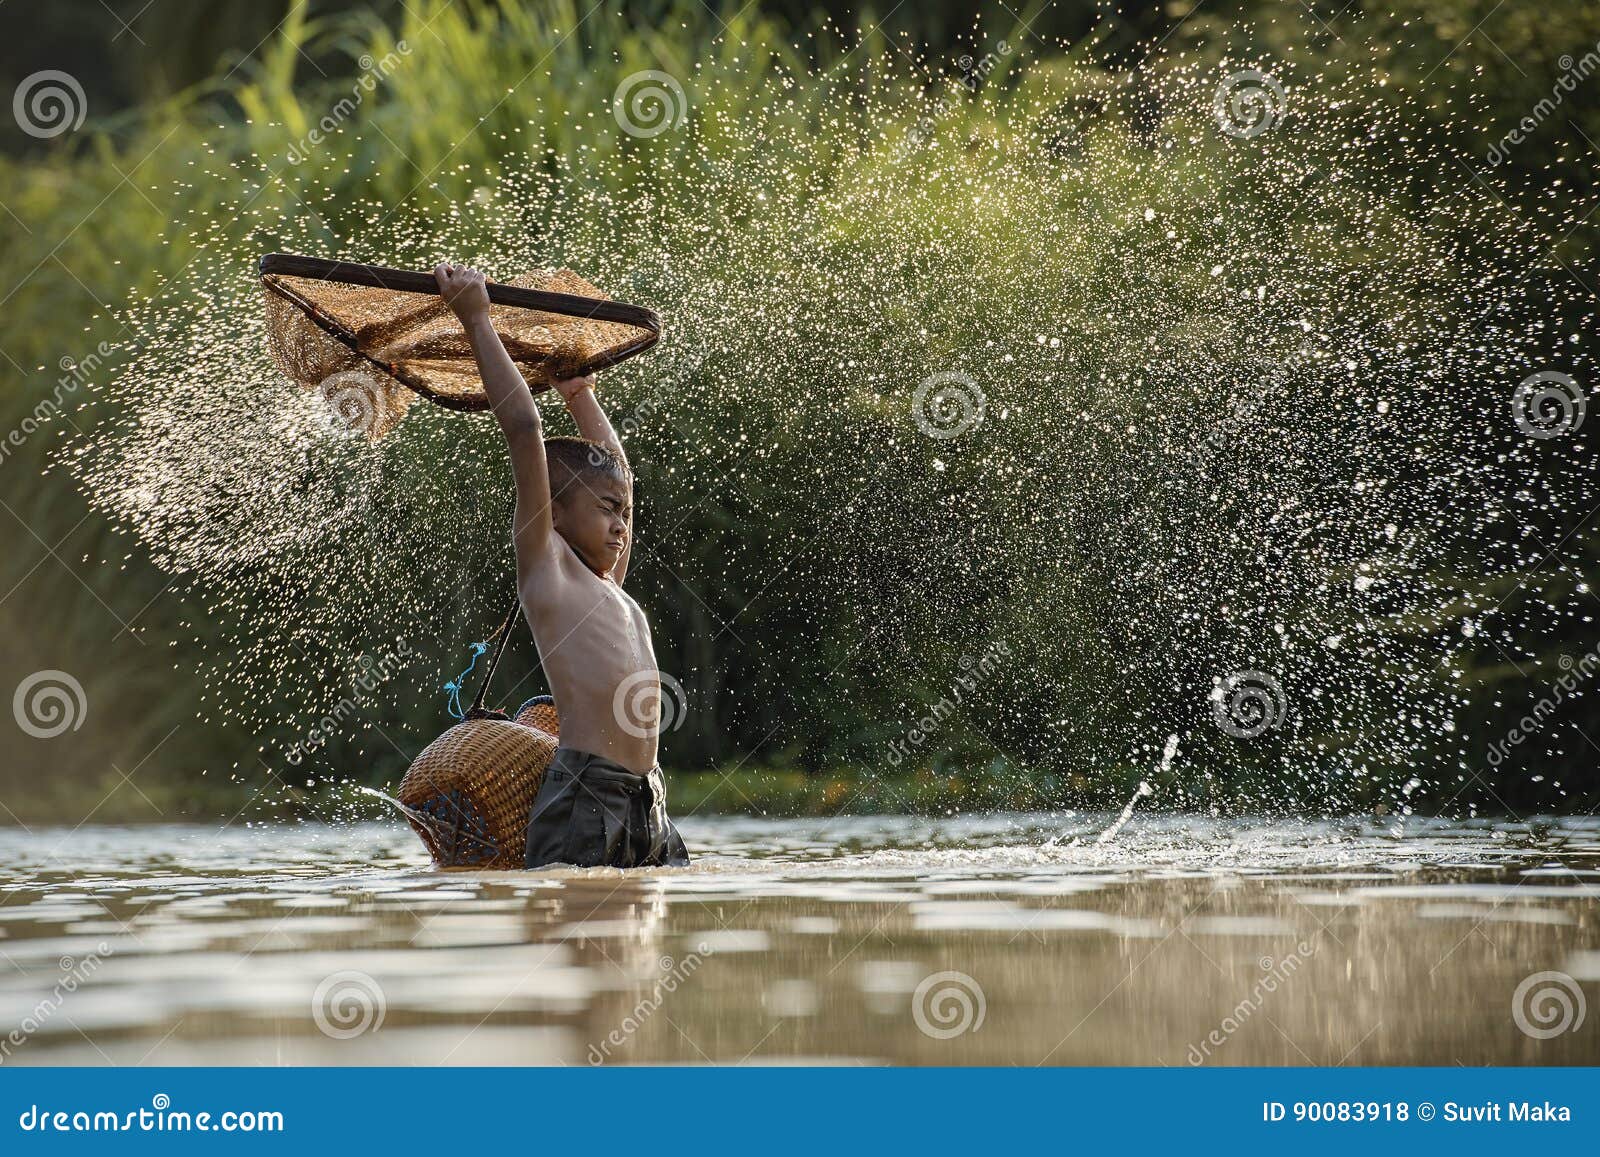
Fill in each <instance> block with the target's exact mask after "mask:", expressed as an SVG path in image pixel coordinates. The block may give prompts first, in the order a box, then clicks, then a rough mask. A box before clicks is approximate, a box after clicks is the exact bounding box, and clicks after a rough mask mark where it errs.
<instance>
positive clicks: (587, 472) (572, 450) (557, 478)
mask: <svg viewBox="0 0 1600 1157" xmlns="http://www.w3.org/2000/svg"><path fill="white" fill-rule="evenodd" d="M544 458H545V462H546V463H548V465H549V467H550V497H551V498H552V499H556V498H560V497H561V495H562V494H563V493H564V492H565V491H566V490H567V488H568V487H570V486H571V485H572V484H573V483H574V482H581V481H583V480H584V479H586V478H594V479H599V478H609V479H611V480H612V481H614V482H627V481H628V468H627V467H626V466H624V465H623V464H622V459H621V458H618V457H617V456H616V454H614V453H613V452H612V451H611V448H610V447H609V446H602V445H601V444H600V443H599V442H591V441H589V439H587V438H546V439H545V440H544Z"/></svg>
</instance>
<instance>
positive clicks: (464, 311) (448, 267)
mask: <svg viewBox="0 0 1600 1157" xmlns="http://www.w3.org/2000/svg"><path fill="white" fill-rule="evenodd" d="M433 279H434V280H435V281H437V282H438V283H439V294H440V296H441V297H443V298H444V303H445V304H446V305H448V306H449V307H450V312H451V313H453V314H455V315H456V317H458V318H459V319H460V320H461V324H462V325H464V326H470V325H471V324H472V323H473V322H475V321H478V320H479V319H481V318H484V317H487V316H488V314H489V291H488V290H487V289H485V288H484V277H483V274H481V273H479V272H478V271H477V270H476V269H471V268H469V267H467V266H465V265H452V264H450V263H448V262H445V263H442V264H440V265H437V266H435V267H434V270H433Z"/></svg>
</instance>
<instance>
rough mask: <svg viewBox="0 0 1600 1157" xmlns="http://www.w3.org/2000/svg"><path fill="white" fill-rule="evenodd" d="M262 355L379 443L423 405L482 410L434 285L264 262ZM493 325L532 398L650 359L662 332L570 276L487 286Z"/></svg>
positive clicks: (480, 394)
mask: <svg viewBox="0 0 1600 1157" xmlns="http://www.w3.org/2000/svg"><path fill="white" fill-rule="evenodd" d="M261 282H262V285H263V286H264V288H265V290H266V308H267V347H268V349H269V351H270V352H271V354H272V358H273V360H274V361H275V362H276V363H277V365H278V368H279V369H281V370H282V371H283V373H284V374H285V375H287V376H288V377H289V378H291V379H293V380H294V381H296V382H298V383H299V384H300V385H302V386H304V387H306V388H307V389H316V390H319V391H320V392H321V393H322V395H323V397H324V399H326V401H327V402H328V405H329V407H330V408H331V409H332V410H333V412H334V414H335V415H336V416H337V418H338V420H339V421H340V422H341V423H342V424H344V425H345V426H347V427H348V428H350V429H351V430H355V431H359V432H361V433H364V434H366V436H367V437H368V438H369V439H370V440H372V441H374V442H376V441H377V440H378V439H379V438H382V437H383V436H384V435H386V434H388V433H389V432H390V431H391V430H393V429H394V428H395V426H396V425H398V424H399V422H400V420H401V419H402V418H404V417H405V415H406V412H407V411H408V410H409V409H410V408H411V405H412V404H413V403H414V402H415V401H416V399H417V398H418V397H423V398H427V399H428V400H429V401H431V402H435V403H437V404H438V405H441V406H446V407H449V408H450V409H454V410H486V409H488V408H489V398H488V396H487V395H486V394H485V393H484V391H483V384H482V382H481V381H480V380H479V377H478V368H477V364H476V363H475V362H474V360H473V356H472V348H471V346H470V345H469V344H468V342H467V335H466V332H465V331H464V330H463V329H462V327H461V323H460V322H459V321H457V320H456V318H455V315H454V314H452V313H451V312H450V309H449V307H448V306H446V305H445V303H444V300H443V299H442V298H441V297H440V296H439V289H438V285H437V283H436V282H435V281H434V278H433V275H432V274H431V273H420V272H416V271H412V270H405V269H388V268H385V267H383V266H378V265H357V264H354V263H352V262H347V261H328V260H324V259H321V258H315V257H299V256H295V255H293V254H287V253H270V254H268V255H267V256H265V257H263V258H262V259H261ZM488 291H489V301H490V307H489V317H490V320H491V322H492V323H493V325H494V328H495V331H496V332H497V333H498V334H499V335H500V340H501V341H502V342H503V343H504V344H505V347H506V352H507V353H508V354H509V355H510V356H511V360H512V361H513V362H514V363H515V364H516V366H517V369H518V370H519V371H520V372H521V374H522V376H523V379H524V380H525V381H526V382H527V383H528V387H529V388H530V389H531V390H533V391H534V392H536V393H537V392H538V391H540V390H543V389H545V388H546V387H548V386H549V385H550V383H551V382H554V381H558V380H560V379H562V378H570V377H577V376H579V375H581V374H587V373H593V372H595V371H596V370H602V369H605V368H607V367H609V366H614V365H616V364H617V363H618V362H621V361H623V360H624V359H625V358H629V357H632V356H633V355H634V354H636V353H640V352H641V351H643V350H646V349H649V348H650V346H652V345H654V344H655V342H656V341H657V339H658V338H659V337H660V336H661V322H660V320H659V319H658V318H657V317H656V315H655V313H654V312H653V311H651V310H648V309H645V308H644V307H642V306H637V305H628V304H626V303H624V302H619V301H612V300H611V299H610V298H608V297H606V296H605V295H604V294H603V293H601V292H600V290H598V289H596V288H595V287H594V286H593V285H591V284H590V283H589V282H587V281H585V280H584V279H583V278H581V277H579V276H578V275H577V274H576V273H574V272H573V271H572V270H570V269H557V270H536V271H534V272H531V273H524V274H522V275H520V276H518V277H515V278H513V279H511V280H510V281H509V282H490V283H489V284H488Z"/></svg>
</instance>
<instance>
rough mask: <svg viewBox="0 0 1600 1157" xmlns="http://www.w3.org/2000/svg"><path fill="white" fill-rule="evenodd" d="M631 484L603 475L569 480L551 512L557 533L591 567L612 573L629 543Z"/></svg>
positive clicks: (605, 572) (603, 572)
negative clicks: (629, 485)
mask: <svg viewBox="0 0 1600 1157" xmlns="http://www.w3.org/2000/svg"><path fill="white" fill-rule="evenodd" d="M629 501H630V500H629V496H628V485H627V483H625V482H621V481H619V480H617V479H615V478H608V477H606V476H605V475H603V474H585V475H581V476H579V477H576V478H573V479H572V480H571V481H570V482H568V483H567V486H566V489H565V490H564V491H562V494H561V497H560V498H559V499H557V500H556V502H555V504H554V507H553V509H552V511H551V517H552V521H553V522H554V524H555V529H556V533H557V534H559V535H561V537H562V538H564V539H566V540H567V544H568V545H569V546H571V547H572V549H573V550H575V551H577V552H578V557H579V558H581V559H583V561H584V562H585V563H587V564H588V565H589V567H590V569H591V570H594V571H597V572H598V573H600V574H609V573H610V571H611V568H612V567H614V566H616V565H617V561H618V560H619V559H621V558H622V552H623V549H624V548H625V547H626V546H627V545H628V519H629V517H630V516H631V515H632V514H633V511H632V509H631V507H630V505H629Z"/></svg>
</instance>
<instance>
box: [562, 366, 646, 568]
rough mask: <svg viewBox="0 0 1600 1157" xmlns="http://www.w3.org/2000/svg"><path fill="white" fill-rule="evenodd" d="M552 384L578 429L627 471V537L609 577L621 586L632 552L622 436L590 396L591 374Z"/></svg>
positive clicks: (630, 489) (630, 491) (630, 476)
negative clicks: (618, 435) (604, 449)
mask: <svg viewBox="0 0 1600 1157" xmlns="http://www.w3.org/2000/svg"><path fill="white" fill-rule="evenodd" d="M555 386H556V392H557V393H559V394H560V395H561V398H562V400H563V401H564V402H566V403H567V413H569V414H571V415H572V420H573V422H574V424H576V425H577V427H578V433H579V434H580V435H582V436H583V437H585V438H587V439H589V441H591V442H599V443H600V444H601V445H602V446H605V447H606V448H607V449H609V450H610V451H611V452H612V453H613V454H615V455H616V456H617V460H618V461H620V462H621V463H622V468H623V470H624V471H626V473H627V475H628V510H627V515H626V517H625V519H624V521H625V522H627V524H628V537H627V539H626V540H625V541H624V543H623V546H622V555H621V557H619V558H618V559H617V565H616V566H614V567H612V568H611V578H612V580H613V581H614V582H616V584H617V585H618V586H621V585H622V580H623V578H625V577H626V576H627V573H628V559H629V557H630V556H631V555H632V554H633V471H632V469H631V468H630V467H629V466H628V456H627V455H626V454H624V453H623V451H622V439H621V438H619V437H617V432H616V430H615V429H614V428H612V425H611V419H610V418H608V417H606V412H605V409H604V408H603V407H602V406H601V405H600V401H599V399H598V398H596V397H595V396H594V375H593V374H588V375H585V376H584V377H581V378H568V379H567V380H566V381H563V382H557V383H556V384H555Z"/></svg>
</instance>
